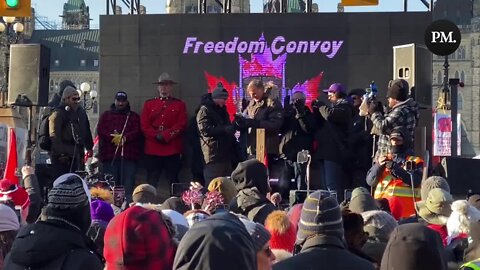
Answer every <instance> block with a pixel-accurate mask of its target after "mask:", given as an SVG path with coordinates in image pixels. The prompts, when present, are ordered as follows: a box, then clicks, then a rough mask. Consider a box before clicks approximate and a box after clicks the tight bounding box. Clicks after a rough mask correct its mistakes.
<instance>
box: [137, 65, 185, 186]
mask: <svg viewBox="0 0 480 270" xmlns="http://www.w3.org/2000/svg"><path fill="white" fill-rule="evenodd" d="M154 84H156V85H158V88H157V89H158V93H159V96H158V97H156V98H153V99H149V100H147V101H146V102H145V104H144V105H143V111H142V115H141V126H142V131H143V134H144V135H145V156H146V158H145V168H146V169H147V181H148V183H149V184H151V185H153V186H154V187H156V186H157V183H158V180H159V178H160V175H161V173H162V172H163V171H164V172H165V178H166V179H167V180H168V181H169V184H170V185H169V187H170V186H171V184H172V183H175V182H177V176H178V172H179V171H180V167H181V161H180V158H181V153H182V146H183V140H182V134H183V132H184V130H185V128H186V126H187V109H186V106H185V103H184V102H183V101H181V100H179V99H176V98H174V97H172V96H171V95H170V94H171V92H172V89H173V85H174V84H176V82H174V81H173V80H172V79H171V78H170V75H168V73H162V74H161V75H160V77H159V78H158V81H157V82H155V83H154Z"/></svg>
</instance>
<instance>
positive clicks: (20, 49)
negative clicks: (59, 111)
mask: <svg viewBox="0 0 480 270" xmlns="http://www.w3.org/2000/svg"><path fill="white" fill-rule="evenodd" d="M49 79H50V49H49V48H47V47H45V46H43V45H40V44H12V45H11V46H10V68H9V73H8V103H9V104H15V103H17V104H18V103H19V101H20V102H21V103H22V105H25V106H28V105H34V106H47V103H48V90H49ZM18 105H21V104H18Z"/></svg>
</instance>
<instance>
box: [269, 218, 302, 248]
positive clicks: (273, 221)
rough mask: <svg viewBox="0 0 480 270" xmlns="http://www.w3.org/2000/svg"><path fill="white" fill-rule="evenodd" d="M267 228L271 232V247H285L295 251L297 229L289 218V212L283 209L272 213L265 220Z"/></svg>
mask: <svg viewBox="0 0 480 270" xmlns="http://www.w3.org/2000/svg"><path fill="white" fill-rule="evenodd" d="M265 228H266V229H267V230H268V231H269V232H270V234H271V238H270V247H271V248H272V249H283V250H286V251H288V252H290V253H293V246H294V245H295V240H296V238H297V230H296V227H295V226H294V225H293V224H292V223H291V222H290V220H289V219H288V216H287V213H285V212H284V211H281V210H277V211H273V212H272V213H270V214H269V215H268V216H267V219H266V220H265Z"/></svg>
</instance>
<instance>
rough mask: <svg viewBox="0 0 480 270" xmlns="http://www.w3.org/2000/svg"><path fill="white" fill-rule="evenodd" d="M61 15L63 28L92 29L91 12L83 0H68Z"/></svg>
mask: <svg viewBox="0 0 480 270" xmlns="http://www.w3.org/2000/svg"><path fill="white" fill-rule="evenodd" d="M60 17H62V18H63V20H62V27H63V29H90V12H89V8H88V7H87V6H86V5H85V2H84V1H83V0H68V2H67V3H65V4H64V5H63V15H62V16H60Z"/></svg>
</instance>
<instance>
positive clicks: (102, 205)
mask: <svg viewBox="0 0 480 270" xmlns="http://www.w3.org/2000/svg"><path fill="white" fill-rule="evenodd" d="M90 214H91V216H92V220H102V221H105V222H107V223H108V222H110V220H111V219H112V218H113V217H114V216H115V214H114V213H113V208H112V206H111V205H110V204H109V203H107V202H104V201H102V200H93V201H92V203H91V204H90Z"/></svg>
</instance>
